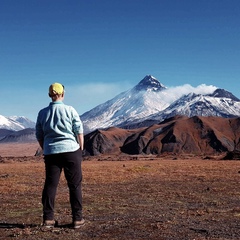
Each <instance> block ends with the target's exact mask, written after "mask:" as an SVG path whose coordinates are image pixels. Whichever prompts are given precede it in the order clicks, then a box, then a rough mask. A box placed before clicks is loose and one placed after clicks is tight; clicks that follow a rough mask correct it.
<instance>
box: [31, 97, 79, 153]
mask: <svg viewBox="0 0 240 240" xmlns="http://www.w3.org/2000/svg"><path fill="white" fill-rule="evenodd" d="M81 133H83V125H82V121H81V120H80V117H79V115H78V113H77V111H76V110H75V109H74V108H73V107H71V106H68V105H65V104H64V103H63V102H62V101H56V102H51V103H50V104H49V106H48V107H46V108H43V109H42V110H40V111H39V113H38V117H37V122H36V138H37V140H38V141H43V153H44V155H49V154H56V153H63V152H74V151H76V150H78V149H79V144H78V142H77V137H76V136H77V135H78V134H81Z"/></svg>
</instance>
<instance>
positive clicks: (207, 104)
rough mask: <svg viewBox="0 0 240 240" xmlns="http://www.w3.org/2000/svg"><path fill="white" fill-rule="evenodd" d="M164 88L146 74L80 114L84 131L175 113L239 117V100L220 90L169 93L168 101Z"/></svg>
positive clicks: (140, 123)
mask: <svg viewBox="0 0 240 240" xmlns="http://www.w3.org/2000/svg"><path fill="white" fill-rule="evenodd" d="M166 90H167V88H166V87H165V86H164V85H163V84H161V83H160V82H159V81H158V80H157V79H156V78H154V77H153V76H151V75H147V76H146V77H145V78H143V79H142V80H141V81H140V82H139V83H138V84H137V85H136V86H135V87H133V88H132V89H130V90H128V91H126V92H123V93H120V94H119V95H117V96H116V97H114V98H113V99H111V100H109V101H107V102H105V103H103V104H100V105H98V106H97V107H95V108H93V109H92V110H90V111H88V112H86V113H84V114H83V115H82V116H81V119H82V121H83V124H84V129H85V132H86V133H87V132H91V131H93V130H95V129H104V128H108V127H111V126H118V127H123V128H126V127H132V126H135V127H138V126H143V125H149V124H151V123H154V122H159V121H162V120H164V119H166V118H168V117H172V116H175V115H185V116H189V117H190V116H220V117H234V116H240V100H239V99H238V98H237V97H235V96H234V95H233V94H231V93H230V92H227V91H225V90H224V89H215V91H213V92H212V93H210V94H196V93H189V94H187V95H183V96H181V97H180V98H179V97H177V96H176V97H175V96H171V98H172V99H173V100H172V102H169V100H168V99H169V94H170V93H169V92H168V91H166ZM146 122H148V123H146ZM145 123H146V124H145Z"/></svg>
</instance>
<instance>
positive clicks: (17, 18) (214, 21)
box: [0, 0, 240, 121]
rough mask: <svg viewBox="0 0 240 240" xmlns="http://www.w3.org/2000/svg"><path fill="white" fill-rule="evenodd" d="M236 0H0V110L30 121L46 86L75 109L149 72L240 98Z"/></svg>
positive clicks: (239, 5)
mask: <svg viewBox="0 0 240 240" xmlns="http://www.w3.org/2000/svg"><path fill="white" fill-rule="evenodd" d="M239 12H240V1H239V0H71V1H66V0H65V1H62V0H48V1H47V0H22V1H19V0H1V2H0V82H1V107H0V115H4V116H12V115H18V116H27V117H29V118H30V119H31V120H33V121H35V120H36V117H37V113H38V111H39V110H40V109H41V108H43V107H45V106H46V105H48V103H49V101H50V99H49V98H48V95H47V91H48V86H49V85H50V84H51V83H53V82H60V83H62V84H63V85H65V87H66V96H65V103H66V104H69V105H72V106H74V107H75V108H76V110H77V111H78V112H79V114H80V115H81V114H82V113H84V112H86V111H88V110H90V109H92V108H93V107H95V106H97V105H98V104H100V103H103V102H105V101H107V100H109V99H111V98H113V97H114V96H116V95H117V94H119V93H120V92H123V91H126V90H128V89H130V88H132V87H133V86H135V85H136V84H137V83H138V82H139V81H140V80H141V79H143V78H144V77H145V75H148V74H150V75H153V76H154V77H156V78H157V79H158V80H159V81H160V82H161V83H162V84H164V85H165V86H167V87H176V86H182V85H184V84H190V85H191V86H193V87H197V86H199V85H201V84H206V85H207V86H208V85H213V86H216V87H219V88H224V89H225V90H228V91H230V92H232V93H233V94H234V95H235V96H237V97H238V98H240V93H239V87H240V83H239V82H240V81H239V79H240V67H239V66H240V44H239V42H240V41H239V40H240V14H239Z"/></svg>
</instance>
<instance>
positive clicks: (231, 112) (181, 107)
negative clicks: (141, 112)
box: [130, 89, 240, 127]
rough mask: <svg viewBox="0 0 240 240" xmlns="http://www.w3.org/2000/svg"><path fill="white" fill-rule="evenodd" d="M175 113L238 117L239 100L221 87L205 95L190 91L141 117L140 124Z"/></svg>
mask: <svg viewBox="0 0 240 240" xmlns="http://www.w3.org/2000/svg"><path fill="white" fill-rule="evenodd" d="M220 92H221V94H219V93H220ZM176 115H182V116H188V117H193V116H205V117H207V116H218V117H224V118H231V117H238V116H240V100H239V99H238V98H236V97H235V96H234V95H232V94H231V93H229V92H227V91H225V90H223V89H216V90H215V91H214V92H213V93H212V94H207V95H202V94H194V93H190V94H188V95H184V96H182V97H181V98H179V99H178V100H177V101H175V102H173V103H172V104H171V105H170V106H168V107H167V108H166V109H164V110H162V111H161V112H158V113H155V114H152V115H149V116H148V117H145V118H143V119H141V124H143V125H144V121H146V122H149V123H151V124H153V123H158V122H160V121H163V120H164V119H167V118H170V117H173V116H176ZM150 120H151V121H150ZM139 122H140V120H139V119H138V120H136V121H134V122H132V123H131V124H130V125H131V126H132V127H133V125H135V126H137V125H138V123H139Z"/></svg>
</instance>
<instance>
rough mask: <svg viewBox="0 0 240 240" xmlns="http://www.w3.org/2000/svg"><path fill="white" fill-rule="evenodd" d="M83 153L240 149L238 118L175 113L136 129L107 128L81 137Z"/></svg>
mask: <svg viewBox="0 0 240 240" xmlns="http://www.w3.org/2000/svg"><path fill="white" fill-rule="evenodd" d="M85 146H86V151H87V154H90V155H98V154H118V153H121V152H122V153H127V154H142V153H146V154H161V153H176V154H188V153H191V154H216V153H222V152H232V151H239V150H240V118H221V117H197V116H195V117H191V118H188V117H184V116H176V117H173V118H170V119H167V120H165V121H163V122H161V123H159V124H154V125H152V126H150V127H143V128H138V129H131V130H127V129H121V128H109V129H107V130H96V131H94V132H92V133H89V134H87V135H86V136H85Z"/></svg>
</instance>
